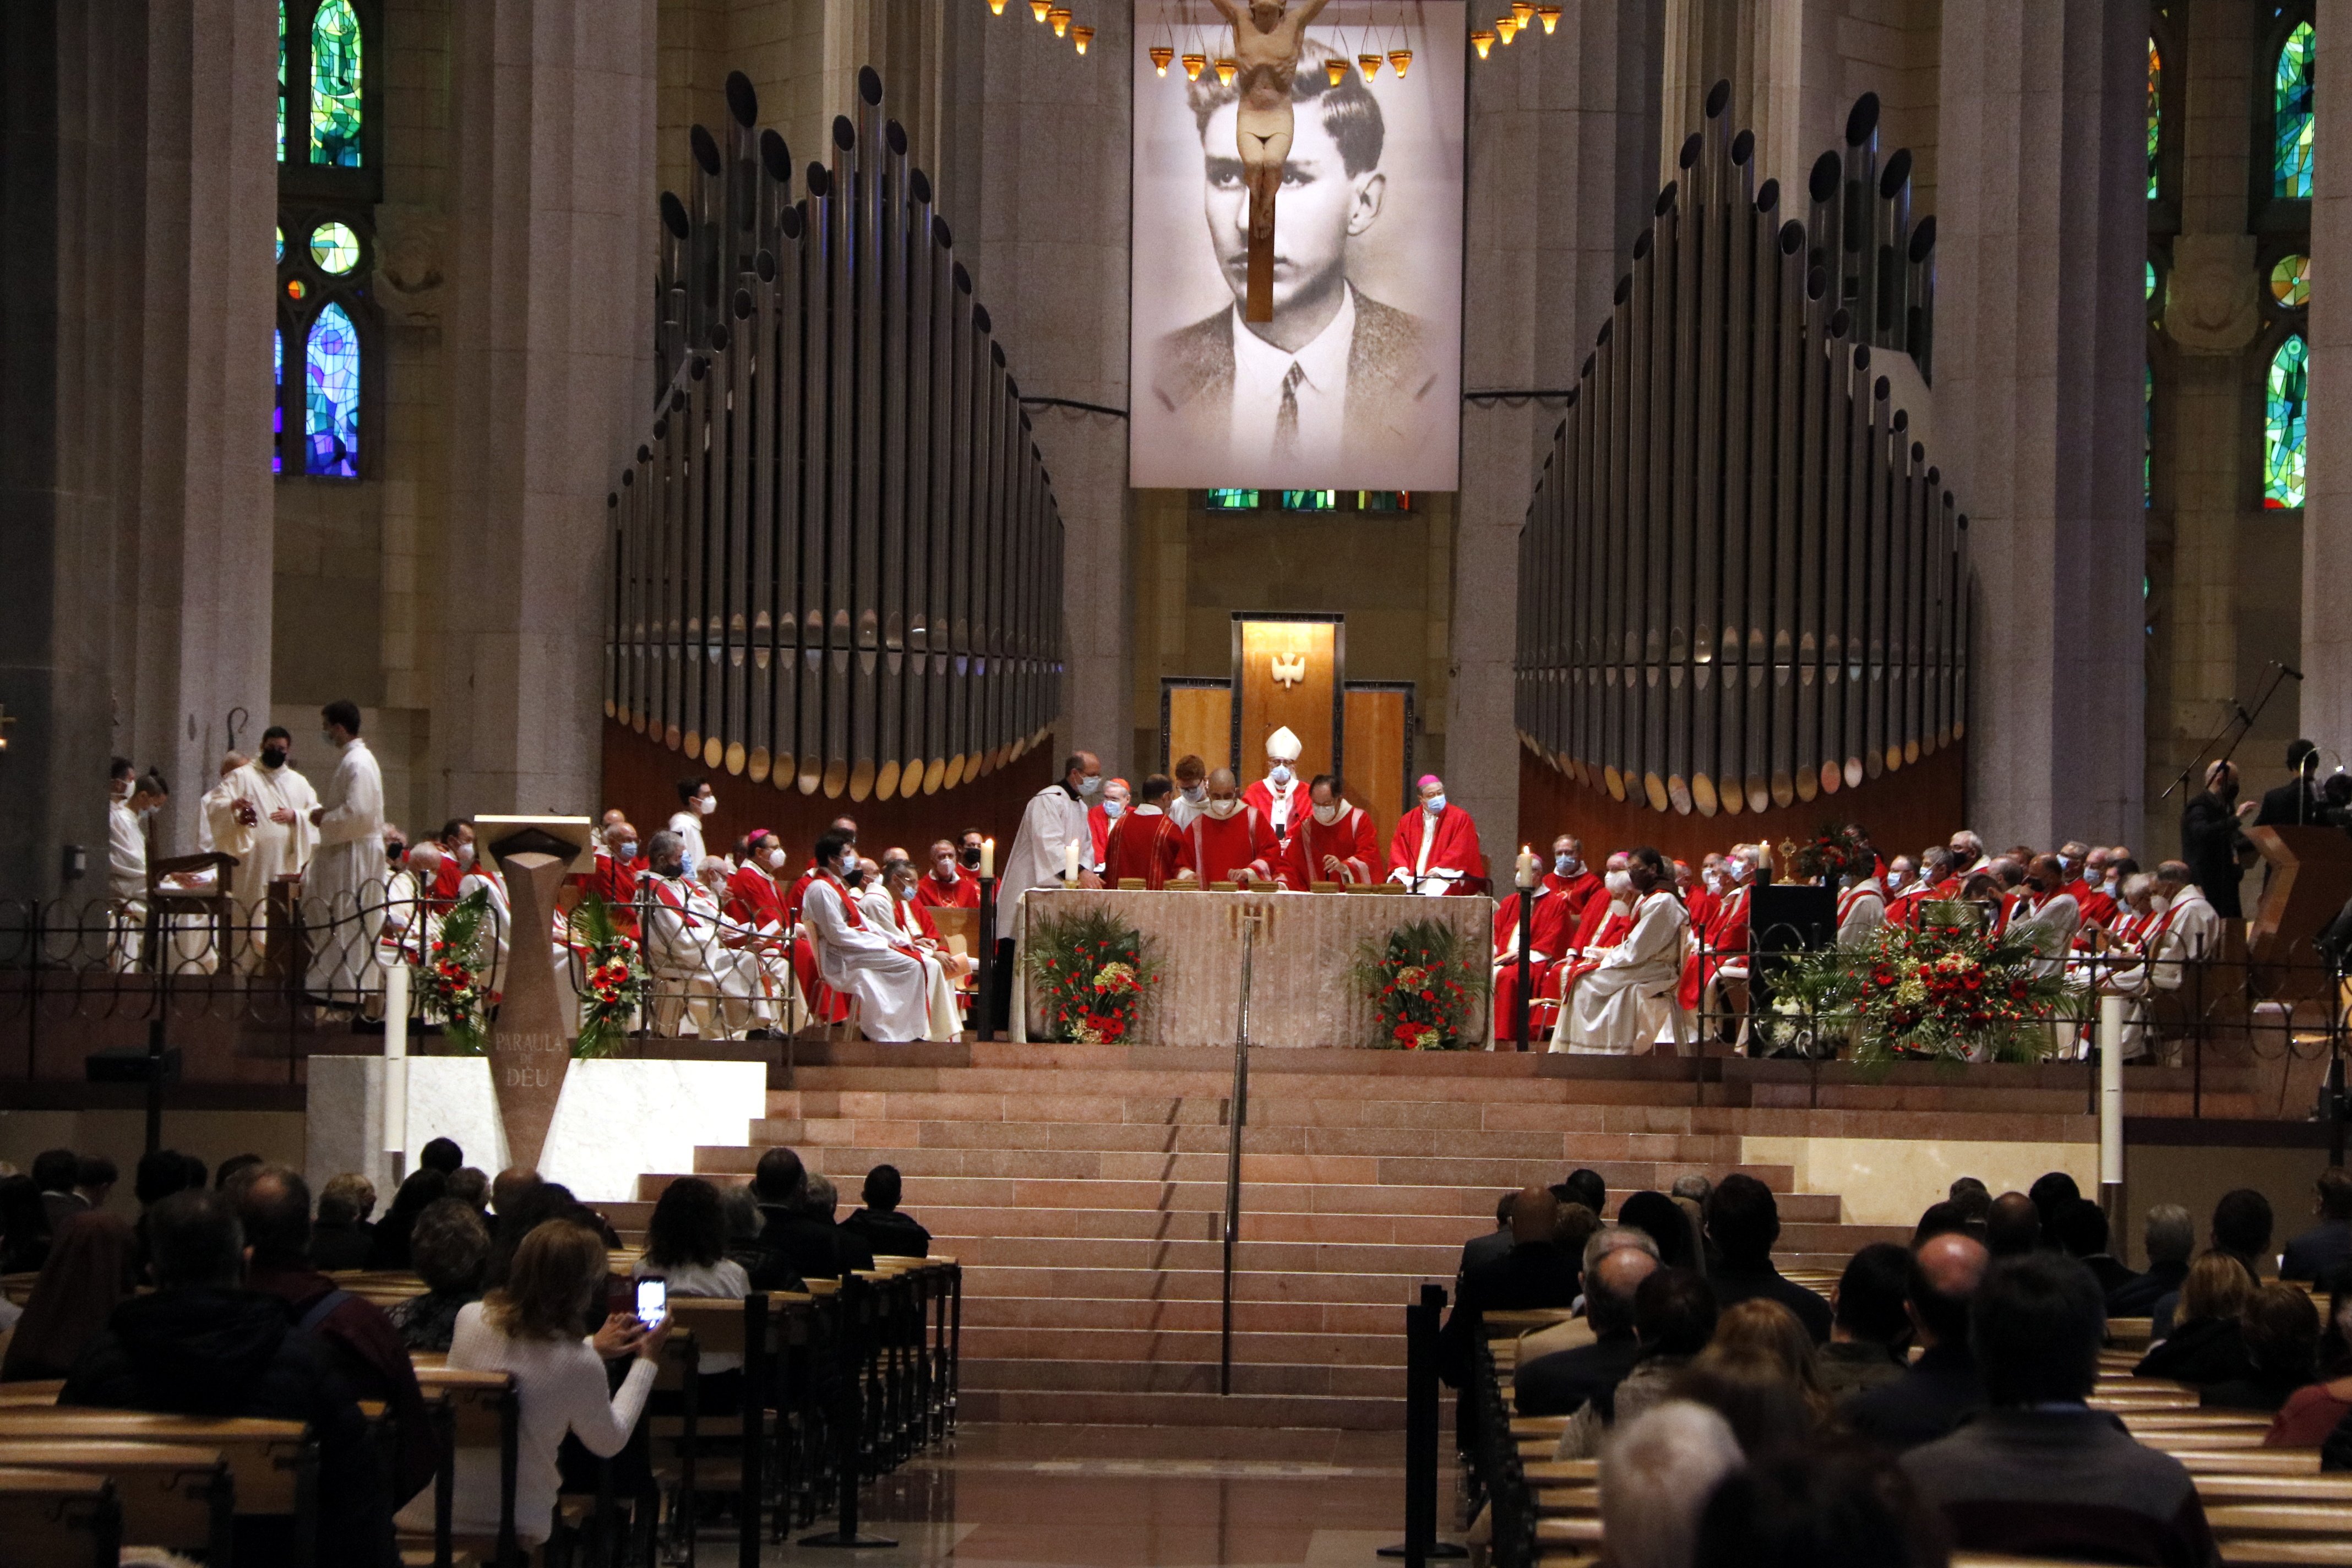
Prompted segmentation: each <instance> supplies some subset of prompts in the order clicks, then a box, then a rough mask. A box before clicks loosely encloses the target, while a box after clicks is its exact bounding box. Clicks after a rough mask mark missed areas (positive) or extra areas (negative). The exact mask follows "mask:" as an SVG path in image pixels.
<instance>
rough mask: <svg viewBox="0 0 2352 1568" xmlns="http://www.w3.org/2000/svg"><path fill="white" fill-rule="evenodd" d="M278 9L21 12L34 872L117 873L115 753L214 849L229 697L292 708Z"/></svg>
mask: <svg viewBox="0 0 2352 1568" xmlns="http://www.w3.org/2000/svg"><path fill="white" fill-rule="evenodd" d="M276 26H277V21H276V15H275V9H274V7H272V6H270V5H268V0H183V3H182V4H178V5H145V4H140V3H137V0H100V3H83V0H76V3H71V4H68V3H59V0H26V4H22V5H10V6H7V7H5V10H0V99H5V102H6V103H7V105H8V111H7V114H6V117H5V121H0V146H5V155H0V212H5V217H6V222H5V224H0V258H5V260H0V271H5V276H6V277H7V279H8V280H9V281H8V287H7V289H5V300H0V322H5V325H0V363H6V365H7V366H8V375H7V377H6V379H5V386H0V517H5V519H6V520H7V522H6V531H5V537H6V540H7V544H8V551H7V555H6V561H7V570H8V573H9V579H8V586H9V595H8V605H9V613H8V614H7V615H6V616H0V704H5V707H6V710H7V712H8V713H9V715H10V716H11V717H13V718H15V719H16V724H14V725H13V726H11V727H10V728H9V729H8V731H6V733H7V736H8V742H9V744H8V751H7V752H6V753H5V760H0V818H5V820H6V821H8V822H9V823H10V824H11V825H12V828H13V831H11V832H10V833H8V834H6V835H5V836H0V892H5V894H7V895H10V896H25V895H45V896H46V895H54V894H57V893H58V892H59V891H61V890H62V891H65V892H68V893H69V894H70V895H71V896H73V897H75V898H77V899H81V898H91V897H96V896H98V895H100V893H102V891H103V889H104V875H105V858H106V824H105V814H104V803H105V795H104V791H103V786H102V784H101V782H100V781H101V780H102V779H103V778H104V776H105V767H106V761H107V758H108V756H109V754H110V753H111V752H121V753H122V754H124V755H127V756H131V757H132V758H133V759H134V760H135V761H136V762H137V763H139V764H140V765H141V766H142V767H147V766H153V767H160V768H162V769H163V772H164V773H165V774H166V775H167V776H168V777H169V778H170V779H171V781H172V784H173V787H174V789H175V790H176V791H177V795H176V796H175V799H174V801H173V811H172V815H171V816H170V817H169V818H167V819H166V820H165V821H164V823H163V824H162V825H161V827H160V830H159V832H158V834H157V840H156V842H157V847H158V849H159V850H161V851H163V852H167V853H168V852H173V851H183V852H184V851H186V850H188V849H192V848H193V847H194V837H195V836H194V824H195V813H196V800H197V797H198V796H199V795H201V794H202V793H203V789H204V786H205V784H208V783H209V782H210V780H211V777H212V772H213V764H214V763H216V762H217V760H218V750H219V747H220V744H221V738H222V737H221V730H220V721H221V718H222V716H223V714H225V713H226V711H227V710H228V709H230V708H231V707H236V706H243V707H244V708H246V709H247V710H248V711H249V712H251V713H253V714H255V715H257V716H258V715H261V714H264V713H266V712H267V711H268V704H269V632H270V615H269V606H270V523H271V494H270V479H269V466H268V464H269V458H268V445H267V436H266V432H267V431H268V427H269V396H270V394H269V386H270V382H269V373H268V364H267V359H268V348H267V346H266V345H267V344H268V341H269V330H270V318H271V306H270V298H271V292H270V291H271V287H272V281H271V264H270V259H269V257H270V252H269V238H268V231H269V228H270V226H271V223H272V220H273V216H274V213H275V209H276V181H275V168H274V164H273V163H272V161H271V154H270V132H269V126H270V125H271V123H272V122H273V121H274V116H275V110H274V108H273V107H272V100H271V94H272V91H273V88H272V83H271V78H270V76H269V74H268V73H269V63H268V62H269V58H270V55H271V46H272V42H273V39H274V30H275V28H276ZM250 734H251V731H248V738H249V737H250ZM68 844H72V845H78V846H79V847H81V848H82V850H83V851H84V853H85V854H86V855H87V856H88V858H89V874H88V876H87V877H86V878H85V879H84V880H82V881H81V882H79V884H74V885H70V886H68V885H66V884H64V883H63V882H62V881H61V879H60V867H61V863H62V858H63V857H62V853H61V852H62V849H63V847H64V846H66V845H68Z"/></svg>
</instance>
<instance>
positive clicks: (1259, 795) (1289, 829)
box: [1242, 778, 1330, 882]
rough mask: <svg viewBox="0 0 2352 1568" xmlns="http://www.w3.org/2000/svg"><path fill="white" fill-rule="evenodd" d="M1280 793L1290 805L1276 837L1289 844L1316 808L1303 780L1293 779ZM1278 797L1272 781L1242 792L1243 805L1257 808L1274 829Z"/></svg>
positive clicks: (1259, 781)
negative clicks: (1310, 800) (1299, 827)
mask: <svg viewBox="0 0 2352 1568" xmlns="http://www.w3.org/2000/svg"><path fill="white" fill-rule="evenodd" d="M1278 793H1279V795H1280V797H1281V798H1282V799H1283V800H1285V801H1286V802H1287V803H1288V804H1287V808H1286V810H1285V812H1284V814H1283V818H1282V826H1279V827H1276V828H1275V830H1274V837H1275V839H1276V842H1277V843H1282V844H1288V843H1289V842H1290V836H1291V835H1292V834H1294V833H1297V831H1298V825H1299V824H1300V823H1301V822H1303V821H1305V820H1306V818H1307V813H1308V812H1309V811H1311V810H1313V809H1314V806H1313V804H1312V803H1311V802H1309V801H1308V800H1307V785H1306V784H1305V783H1304V782H1303V781H1301V780H1298V779H1295V778H1294V779H1292V780H1291V781H1290V784H1289V787H1288V788H1287V789H1285V790H1282V791H1280V792H1278ZM1276 795H1277V792H1276V789H1275V787H1274V781H1273V780H1272V779H1259V780H1256V781H1255V783H1253V784H1251V785H1250V786H1249V787H1248V788H1247V789H1245V790H1244V791H1242V804H1243V805H1254V806H1255V807H1257V811H1258V815H1259V816H1263V817H1265V820H1266V826H1269V827H1272V826H1274V805H1275V801H1276ZM1322 880H1324V881H1326V882H1328V881H1329V880H1330V878H1328V877H1325V878H1323V879H1322Z"/></svg>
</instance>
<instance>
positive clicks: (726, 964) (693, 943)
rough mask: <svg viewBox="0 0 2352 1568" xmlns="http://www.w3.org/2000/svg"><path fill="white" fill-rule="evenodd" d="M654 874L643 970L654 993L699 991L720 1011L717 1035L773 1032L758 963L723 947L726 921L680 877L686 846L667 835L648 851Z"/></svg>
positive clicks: (714, 903) (711, 900)
mask: <svg viewBox="0 0 2352 1568" xmlns="http://www.w3.org/2000/svg"><path fill="white" fill-rule="evenodd" d="M646 858H648V859H649V860H651V861H652V862H653V868H652V870H651V872H650V873H649V874H648V875H647V876H646V879H645V898H644V901H643V905H642V907H643V908H644V910H645V921H644V925H645V952H646V966H647V967H648V968H650V969H651V970H652V971H653V974H654V980H655V983H656V985H657V986H659V987H660V988H662V989H664V990H671V991H674V990H676V989H677V988H679V987H681V986H682V987H684V988H686V989H687V990H688V992H689V994H692V993H694V992H696V991H697V990H699V991H700V992H701V993H702V994H709V995H710V996H713V997H715V998H716V999H717V1001H718V1005H719V1026H720V1029H721V1031H722V1032H723V1033H724V1034H726V1035H728V1036H730V1037H733V1036H735V1035H740V1034H741V1033H743V1032H744V1030H745V1028H746V1026H751V1032H752V1034H753V1036H754V1037H761V1036H765V1035H767V1034H769V1033H770V1032H771V1031H772V1029H773V1027H774V1024H775V1018H776V1005H775V1003H774V1001H773V1000H772V993H771V991H770V988H769V982H768V977H767V975H766V974H765V973H764V972H763V971H762V970H761V967H760V963H759V960H758V959H757V958H756V957H755V956H753V955H752V954H751V953H749V952H738V951H736V950H735V949H732V948H730V947H729V946H728V945H727V942H726V938H727V921H726V917H725V916H724V915H723V914H721V913H720V911H719V900H718V899H717V898H715V897H713V896H712V894H711V892H710V889H708V888H706V887H704V886H703V885H702V884H701V883H699V882H698V881H696V880H695V879H693V878H691V877H689V876H688V875H687V874H686V844H685V841H684V840H683V839H682V838H680V837H678V836H677V834H675V833H671V832H669V831H667V829H665V830H664V831H662V832H660V833H656V834H655V835H654V837H653V842H652V843H650V844H648V845H646Z"/></svg>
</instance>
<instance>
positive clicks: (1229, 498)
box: [1209, 490, 1257, 511]
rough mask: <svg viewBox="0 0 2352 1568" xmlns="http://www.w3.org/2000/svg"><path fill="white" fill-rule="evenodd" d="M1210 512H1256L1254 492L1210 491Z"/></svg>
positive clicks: (1255, 494)
mask: <svg viewBox="0 0 2352 1568" xmlns="http://www.w3.org/2000/svg"><path fill="white" fill-rule="evenodd" d="M1209 510H1211V511H1255V510H1257V491H1255V490H1211V491H1210V492H1209Z"/></svg>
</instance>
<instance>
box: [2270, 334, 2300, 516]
mask: <svg viewBox="0 0 2352 1568" xmlns="http://www.w3.org/2000/svg"><path fill="white" fill-rule="evenodd" d="M2310 357H2311V353H2310V350H2309V348H2308V347H2307V346H2306V345H2305V342H2304V341H2303V334H2302V333H2300V332H2295V333H2292V334H2290V335H2289V336H2288V338H2287V340H2286V342H2283V343H2281V344H2279V346H2278V353H2274V354H2273V355H2272V356H2271V374H2270V384H2269V386H2268V388H2267V389H2266V390H2267V392H2268V396H2267V398H2266V399H2265V401H2264V404H2263V505H2264V506H2268V507H2289V506H2301V505H2302V504H2303V437H2304V416H2305V405H2306V397H2307V395H2308V394H2309V391H2310V385H2311V364H2310Z"/></svg>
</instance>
